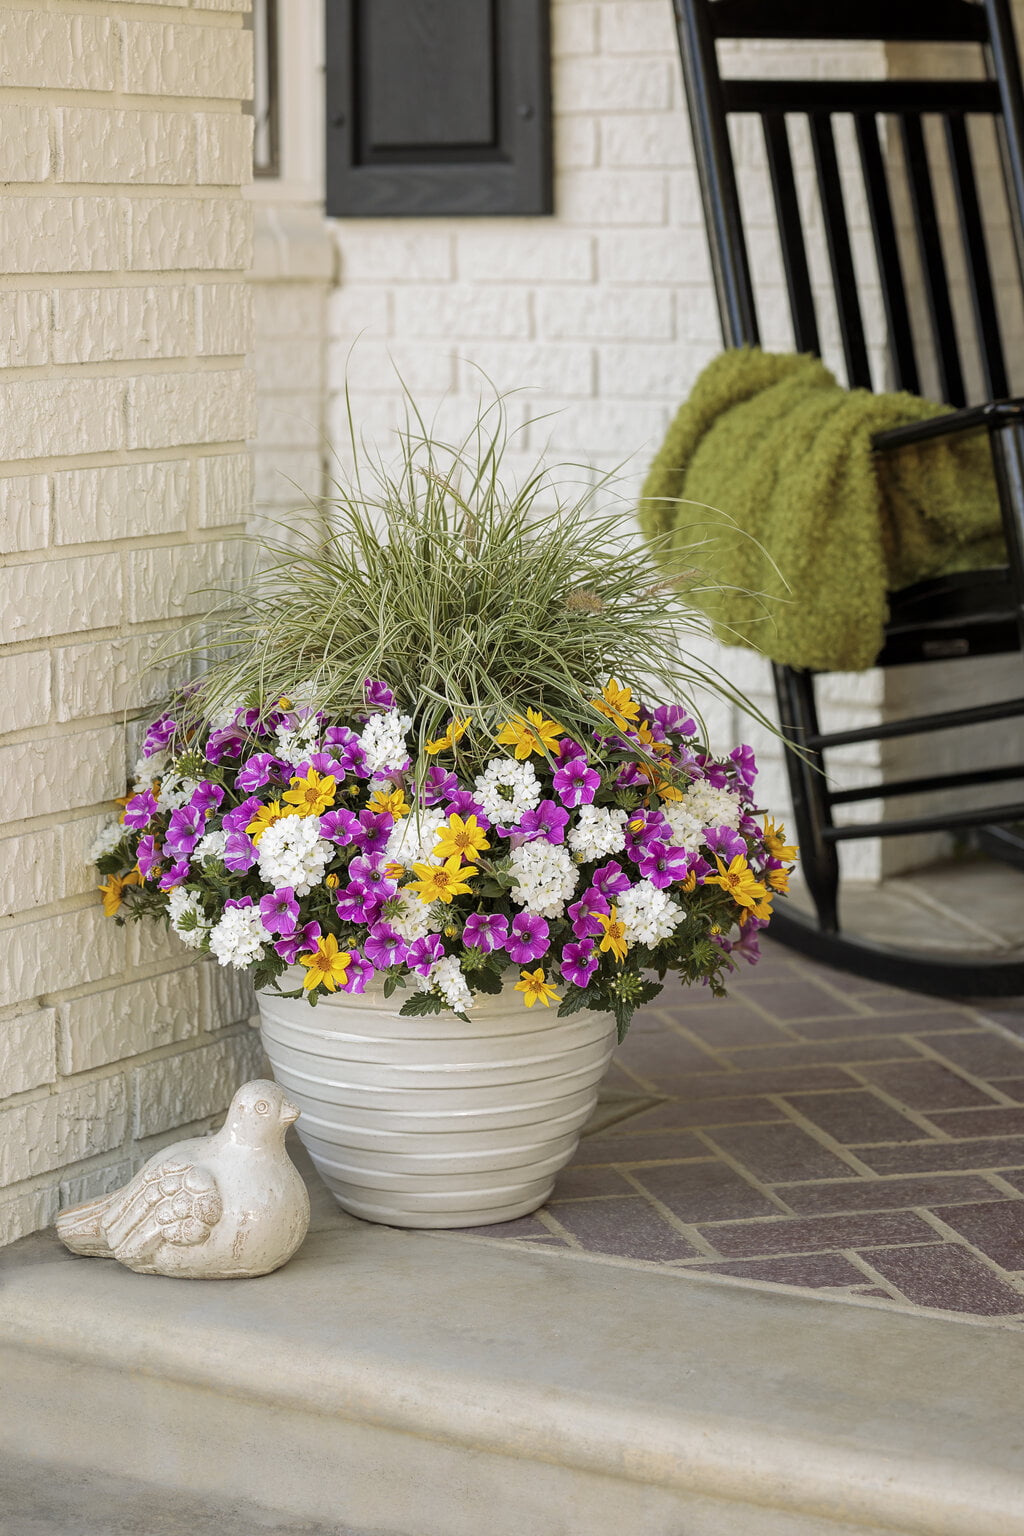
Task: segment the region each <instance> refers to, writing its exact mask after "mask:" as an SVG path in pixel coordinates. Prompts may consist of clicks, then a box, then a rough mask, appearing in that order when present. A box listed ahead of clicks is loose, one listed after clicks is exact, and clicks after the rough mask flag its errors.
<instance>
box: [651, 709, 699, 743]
mask: <svg viewBox="0 0 1024 1536" xmlns="http://www.w3.org/2000/svg"><path fill="white" fill-rule="evenodd" d="M651 720H652V723H655V722H656V723H657V724H658V725H660V727H661V729H662V730H663V731H664V732H665V734H666V736H667V735H668V734H669V733H671V734H672V735H673V736H693V735H694V734H695V732H696V730H697V722H696V721H695V720H694V719H693V718H692V717H691V716H690V715H688V714H687V713H686V710H685V709H682V708H680V706H679V705H678V704H659V705H658V707H657V709H656V710H655V711H654V714H653V715H652V716H651Z"/></svg>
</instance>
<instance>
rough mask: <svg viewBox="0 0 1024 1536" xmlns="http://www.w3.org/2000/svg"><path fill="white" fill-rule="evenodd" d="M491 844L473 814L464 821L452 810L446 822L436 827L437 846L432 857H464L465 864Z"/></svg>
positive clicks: (476, 857) (460, 858) (477, 856)
mask: <svg viewBox="0 0 1024 1536" xmlns="http://www.w3.org/2000/svg"><path fill="white" fill-rule="evenodd" d="M490 846H491V845H490V843H489V842H488V841H487V838H486V837H485V836H484V829H483V827H481V826H479V825H478V823H477V819H476V817H475V816H467V817H466V819H465V821H463V819H462V817H461V816H459V815H457V814H456V813H455V812H454V811H453V812H452V814H451V815H450V816H449V818H448V820H447V822H446V823H445V824H443V825H442V826H440V827H438V829H437V846H436V848H435V849H434V857H435V858H438V859H450V858H452V857H453V855H454V857H456V858H458V859H459V860H460V861H461V860H462V859H465V860H466V862H467V864H469V863H472V862H473V861H474V860H476V859H478V858H479V857H480V854H481V852H482V851H483V849H484V848H489V847H490Z"/></svg>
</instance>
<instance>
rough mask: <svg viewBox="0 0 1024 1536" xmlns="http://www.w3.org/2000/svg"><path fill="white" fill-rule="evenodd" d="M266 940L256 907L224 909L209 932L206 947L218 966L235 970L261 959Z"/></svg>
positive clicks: (265, 933) (265, 932)
mask: <svg viewBox="0 0 1024 1536" xmlns="http://www.w3.org/2000/svg"><path fill="white" fill-rule="evenodd" d="M266 940H267V930H266V929H265V928H264V926H263V922H262V919H261V917H260V909H259V907H257V906H251V907H228V908H227V909H226V910H225V912H224V915H223V917H222V918H221V919H220V922H219V923H217V924H216V925H215V926H214V927H213V928H211V929H210V948H211V949H212V951H213V953H214V954H215V955H216V956H217V960H218V962H219V964H221V965H233V966H234V967H235V969H236V970H239V971H241V970H244V969H245V967H246V966H247V965H252V964H253V962H254V961H256V960H262V958H263V951H264V945H265V944H266Z"/></svg>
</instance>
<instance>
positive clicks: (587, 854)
mask: <svg viewBox="0 0 1024 1536" xmlns="http://www.w3.org/2000/svg"><path fill="white" fill-rule="evenodd" d="M627 820H628V815H627V813H626V812H625V811H620V810H617V809H615V808H614V807H612V806H604V805H581V806H580V808H579V811H578V812H577V820H576V825H575V827H573V829H572V831H571V832H570V833H569V847H570V848H571V849H572V851H573V853H576V854H578V855H579V857H580V859H581V860H582V862H583V863H584V864H587V863H590V862H591V860H593V859H600V858H603V857H604V855H605V854H608V853H621V852H622V850H623V848H625V846H626V834H625V826H626V822H627Z"/></svg>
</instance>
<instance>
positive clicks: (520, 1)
mask: <svg viewBox="0 0 1024 1536" xmlns="http://www.w3.org/2000/svg"><path fill="white" fill-rule="evenodd" d="M326 6H327V33H326V37H327V212H328V213H329V214H337V215H342V216H344V217H346V218H352V217H360V216H362V217H380V216H382V215H384V216H386V215H389V214H391V215H401V216H403V217H404V216H407V215H409V214H540V213H550V212H551V211H552V198H551V86H550V50H549V39H548V0H326Z"/></svg>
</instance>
